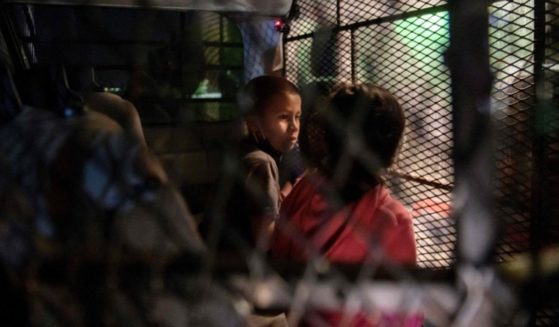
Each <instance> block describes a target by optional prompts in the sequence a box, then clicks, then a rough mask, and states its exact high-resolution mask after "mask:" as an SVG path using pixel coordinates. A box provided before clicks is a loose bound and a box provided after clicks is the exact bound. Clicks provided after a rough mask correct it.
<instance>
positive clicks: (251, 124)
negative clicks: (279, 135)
mask: <svg viewBox="0 0 559 327" xmlns="http://www.w3.org/2000/svg"><path fill="white" fill-rule="evenodd" d="M245 121H246V125H247V129H248V133H249V134H250V135H251V136H252V138H253V139H254V140H255V141H256V143H259V142H261V141H263V140H265V137H264V134H263V133H262V130H261V129H260V123H259V121H258V117H257V116H254V115H251V116H247V117H246V119H245Z"/></svg>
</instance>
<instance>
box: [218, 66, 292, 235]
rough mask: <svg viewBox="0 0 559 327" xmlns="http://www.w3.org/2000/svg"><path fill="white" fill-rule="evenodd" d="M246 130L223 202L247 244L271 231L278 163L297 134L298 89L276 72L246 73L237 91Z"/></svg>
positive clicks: (279, 198) (276, 200)
mask: <svg viewBox="0 0 559 327" xmlns="http://www.w3.org/2000/svg"><path fill="white" fill-rule="evenodd" d="M239 104H240V107H241V110H242V111H243V113H244V114H245V122H246V127H247V135H246V137H245V139H244V140H243V142H242V144H241V150H240V158H241V159H240V160H241V175H240V176H239V179H240V183H238V184H237V187H236V188H235V189H234V191H233V194H232V196H231V200H230V205H229V208H228V218H227V219H228V225H229V227H230V228H233V229H235V230H236V232H237V233H238V234H240V235H239V236H240V237H242V239H243V240H246V241H248V243H249V245H255V244H256V243H257V242H258V240H259V239H267V238H269V236H270V235H271V233H272V231H273V226H274V223H275V220H276V218H277V217H278V215H279V207H280V203H281V201H282V194H281V188H280V184H279V183H280V176H279V170H278V165H279V163H280V160H281V158H282V156H283V155H284V154H285V153H286V152H288V151H290V150H291V149H293V148H294V147H295V145H296V143H297V138H298V136H299V120H300V116H301V95H300V94H299V90H298V89H297V87H296V86H295V85H294V84H292V83H291V82H289V81H288V80H286V79H284V78H282V77H276V76H260V77H256V78H254V79H252V80H251V81H250V82H248V84H247V85H246V86H245V88H244V89H243V90H242V92H241V94H240V96H239Z"/></svg>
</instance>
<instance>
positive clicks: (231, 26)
mask: <svg viewBox="0 0 559 327" xmlns="http://www.w3.org/2000/svg"><path fill="white" fill-rule="evenodd" d="M139 3H140V2H139ZM141 3H144V4H146V5H149V3H150V2H149V1H146V2H141ZM83 4H87V1H85V2H83ZM148 7H149V6H148ZM14 8H15V9H14ZM14 8H12V9H14V10H13V11H12V13H16V14H15V16H16V18H17V20H18V21H20V22H24V23H21V24H22V26H23V28H22V29H21V31H20V35H19V37H20V38H21V40H22V42H23V44H24V47H23V50H22V51H25V53H26V54H27V56H28V60H30V62H31V64H48V63H49V61H51V60H54V59H56V60H58V59H59V60H60V61H64V60H70V61H71V62H70V63H72V64H76V65H87V66H96V67H97V75H96V76H97V81H99V82H101V83H105V82H107V83H108V82H110V81H111V79H115V78H116V79H118V80H122V81H124V80H126V81H133V82H136V81H138V82H139V83H140V84H141V85H140V86H141V87H145V88H148V87H149V88H152V91H153V92H155V93H156V94H157V97H154V98H149V99H147V101H146V99H139V100H137V101H138V102H135V103H137V104H138V109H139V111H140V114H141V115H142V119H143V121H144V123H145V127H146V130H145V132H146V137H147V138H148V139H151V140H154V142H153V143H150V144H149V145H150V146H152V147H154V148H157V149H156V150H157V151H158V152H157V155H159V157H160V159H162V161H163V163H164V165H165V166H166V168H167V172H168V173H169V175H170V179H171V180H172V181H177V183H182V185H177V186H179V187H181V191H182V193H183V195H184V196H185V198H186V200H187V202H189V205H190V209H191V211H192V212H193V213H194V215H195V217H196V219H197V221H203V220H204V219H212V221H213V222H214V223H215V224H214V225H212V226H210V231H209V235H210V237H209V248H210V253H209V255H210V256H211V258H210V262H212V267H219V266H220V264H223V263H220V262H217V260H220V259H224V258H221V257H219V255H218V253H217V242H218V239H219V237H220V235H222V233H224V232H225V230H224V229H223V222H224V221H225V220H226V219H227V217H226V216H225V210H224V209H223V208H225V207H226V203H227V201H228V200H229V198H230V197H231V192H232V184H233V183H234V181H236V180H239V179H242V173H241V171H240V166H241V165H240V163H239V161H238V158H237V157H236V156H235V154H234V152H233V151H232V149H231V146H232V143H234V142H235V141H237V140H236V139H235V136H234V135H236V133H237V132H238V128H239V126H238V125H237V123H236V122H235V121H234V120H235V119H237V118H239V116H240V113H239V111H238V110H237V109H236V108H235V107H234V104H233V103H234V101H235V99H234V95H235V92H236V91H237V89H238V88H239V87H240V85H241V84H242V83H243V82H245V81H246V80H247V79H249V78H251V77H254V76H256V75H259V74H261V73H263V69H262V67H261V65H253V64H251V63H254V62H258V61H260V60H265V59H263V56H264V55H265V54H266V53H267V52H269V51H270V50H271V49H272V47H273V45H274V44H276V41H277V40H278V38H279V35H278V34H277V33H275V31H274V30H273V29H270V28H269V27H270V25H271V24H273V23H272V22H271V21H270V20H268V19H267V18H266V19H265V18H258V19H255V20H249V19H246V17H245V18H242V16H240V18H239V17H236V16H235V15H231V14H226V15H217V14H213V13H203V14H200V15H199V16H190V15H188V14H184V13H183V14H180V13H175V12H172V11H164V12H161V11H160V12H157V14H154V15H151V14H148V12H147V11H146V12H136V13H135V14H131V15H130V16H126V17H127V18H126V19H128V20H129V21H127V22H126V23H128V25H130V30H120V29H115V26H114V25H111V24H106V20H105V19H102V18H101V17H102V16H103V15H104V12H103V10H101V9H99V8H97V9H95V10H94V11H92V12H93V13H94V14H92V15H85V14H84V13H80V12H79V10H78V11H76V12H75V13H74V14H76V15H77V16H75V17H74V16H72V15H73V14H71V15H69V17H72V19H69V20H68V25H64V24H62V25H61V26H63V27H64V26H66V27H67V29H68V31H70V30H71V27H72V25H71V24H73V23H71V21H74V20H80V21H82V23H83V24H82V27H84V28H85V32H84V33H85V34H79V33H78V34H76V35H72V33H70V34H69V35H67V36H57V35H48V36H47V37H46V39H41V37H42V36H41V33H42V32H43V30H42V29H44V28H46V26H48V24H49V22H48V21H41V20H40V19H39V18H40V17H39V18H37V17H38V16H37V17H35V16H34V15H35V11H34V10H35V9H34V7H33V6H25V5H17V6H14ZM538 8H539V9H538ZM148 9H149V8H148ZM542 9H543V10H542ZM39 10H40V11H42V12H43V14H44V15H43V16H42V18H44V17H47V16H48V17H50V19H51V20H56V19H58V18H56V17H57V16H56V15H57V10H59V8H57V7H56V6H53V7H48V8H46V7H41V8H40V9H39ZM65 10H69V11H67V13H68V12H70V13H71V12H72V10H73V9H68V8H66V9H65ZM448 11H449V5H448V4H447V1H444V0H419V1H411V0H410V1H389V0H379V1H371V0H324V1H321V0H297V1H295V3H294V7H293V15H292V16H291V18H292V20H291V21H290V22H289V24H290V32H289V34H287V35H284V36H283V37H284V44H283V49H282V50H283V56H284V58H283V59H284V67H283V69H284V73H285V77H286V78H287V79H289V80H290V81H292V82H294V83H296V84H297V85H298V86H299V87H300V88H301V91H302V92H303V95H311V96H312V100H309V99H308V98H307V99H304V101H305V103H304V110H305V112H304V113H303V114H304V117H305V120H304V122H305V125H304V126H302V133H301V137H300V143H301V147H302V148H303V150H304V152H305V153H306V154H307V155H308V156H309V157H308V158H307V159H308V162H314V163H318V162H320V161H321V158H322V156H324V144H323V143H322V141H323V135H322V134H321V131H320V129H318V128H317V125H316V120H315V119H316V116H315V115H316V112H315V110H316V109H317V107H320V106H321V105H322V104H323V102H322V101H323V99H324V96H325V95H326V94H327V92H328V90H329V89H330V88H331V87H332V86H334V85H335V84H338V83H341V82H369V83H374V84H378V85H380V86H383V87H385V88H386V89H388V90H389V91H390V92H391V93H393V94H394V95H395V96H396V97H397V98H398V99H399V102H400V103H401V105H402V107H403V109H404V112H405V115H406V119H407V123H406V124H407V125H406V129H405V132H404V135H405V136H404V142H403V144H402V147H401V149H400V151H399V154H398V157H397V160H396V162H395V164H394V166H393V167H392V168H391V169H390V170H389V171H388V174H387V176H386V183H387V185H388V186H389V187H390V189H391V191H392V193H393V194H394V196H395V197H397V198H398V199H399V200H400V201H401V202H403V203H404V204H405V206H406V207H407V208H408V209H409V210H410V211H411V213H412V216H413V224H414V228H415V237H416V244H417V251H418V266H419V267H420V268H425V269H429V270H430V271H434V272H449V271H450V272H455V271H456V275H455V276H453V277H455V278H447V280H442V279H441V280H435V281H430V282H427V283H426V282H422V281H420V280H419V279H418V278H417V276H416V275H414V274H413V273H410V272H409V271H407V270H404V269H401V268H400V267H389V268H388V270H387V271H384V270H383V269H385V267H381V266H380V264H379V262H378V261H374V260H371V262H367V263H365V264H363V265H362V266H359V267H357V272H356V276H357V277H356V278H350V277H348V274H347V272H346V271H344V270H343V269H339V268H338V267H335V266H331V265H330V264H329V263H328V262H326V261H325V260H324V259H323V258H321V257H320V255H319V254H316V255H315V256H313V260H311V261H310V262H309V263H308V264H307V265H305V266H302V267H290V268H298V269H299V270H300V271H299V272H300V274H299V275H297V277H296V278H294V277H293V276H286V275H282V274H281V273H282V272H283V271H282V270H281V269H280V268H278V267H276V266H274V263H272V262H270V261H269V260H268V259H267V258H266V256H265V254H264V253H263V252H262V251H261V250H260V249H254V248H251V247H250V246H249V245H248V244H246V242H243V241H242V240H241V239H240V237H239V238H238V239H239V243H238V246H239V248H241V252H242V253H243V256H242V257H239V258H228V259H231V260H233V261H234V260H237V261H242V262H243V264H244V265H246V266H247V267H248V271H246V272H243V273H241V274H237V271H235V272H234V273H231V275H228V276H227V283H228V284H230V285H232V286H233V289H235V292H239V293H240V294H242V295H243V296H244V298H242V299H241V298H237V297H235V299H236V301H237V303H236V307H237V309H238V310H239V311H241V312H243V313H247V312H250V311H251V310H252V309H254V307H257V308H259V309H269V308H272V309H276V308H280V309H282V310H285V309H289V310H290V312H291V314H290V316H289V320H290V323H291V324H292V325H296V324H297V323H298V322H299V321H300V319H301V317H302V316H304V315H305V313H306V310H307V309H310V308H313V307H321V308H344V309H346V311H348V312H355V311H357V310H363V311H365V312H367V313H368V314H370V315H371V316H377V315H379V314H380V313H381V312H383V311H384V310H389V311H390V310H393V311H402V312H417V311H419V312H422V313H423V314H424V316H425V322H426V325H428V326H500V325H508V326H524V325H527V324H528V325H530V326H556V325H558V324H559V305H558V303H557V301H556V298H557V297H555V298H554V299H555V300H554V301H547V298H545V299H536V298H535V297H536V296H535V295H534V293H528V296H527V299H522V298H520V296H519V295H518V294H517V293H515V291H517V290H514V289H511V288H510V287H509V286H510V285H508V284H505V283H503V282H502V280H501V279H500V276H498V275H496V274H495V271H494V270H491V269H488V270H475V269H472V267H462V266H460V265H458V262H457V261H456V255H455V253H456V251H457V249H456V246H457V245H456V241H457V228H456V226H455V223H456V222H455V221H454V217H453V215H452V211H453V209H454V208H453V206H454V204H453V198H452V197H453V194H452V192H453V191H454V187H455V180H454V176H455V175H454V174H455V172H454V168H453V165H452V160H451V155H452V153H451V152H452V150H453V147H454V144H453V139H452V133H453V130H452V124H453V121H452V110H453V108H452V103H451V102H452V99H451V76H450V72H449V69H448V67H447V64H448V63H447V62H445V59H446V58H445V52H446V51H447V48H448V47H449V42H450V37H449V19H450V18H449V16H450V15H449V12H448ZM47 12H48V13H47ZM488 14H489V63H490V66H491V70H492V73H493V74H494V78H495V82H494V85H493V89H492V94H491V99H492V103H491V111H492V116H493V118H494V126H495V136H496V140H495V141H496V144H495V153H494V160H495V165H496V176H495V188H494V190H493V191H494V197H495V200H496V201H495V202H496V206H495V212H494V215H495V217H496V218H497V220H498V221H499V224H500V225H499V227H500V228H501V230H500V231H501V234H500V237H499V239H498V241H497V245H496V256H495V261H496V262H497V263H503V264H506V263H510V262H515V261H516V260H517V258H518V256H519V255H521V254H524V255H527V256H528V257H530V260H533V261H536V260H538V253H539V252H538V251H539V250H540V249H541V248H543V247H544V246H552V245H557V242H558V241H557V240H559V206H558V205H557V204H556V203H555V202H556V199H559V171H558V169H557V167H559V132H558V130H559V113H558V108H559V107H558V106H557V94H559V86H558V85H559V75H558V71H559V37H558V36H557V31H558V29H559V2H558V1H557V0H545V1H541V2H539V1H538V0H507V1H488ZM134 15H137V16H134ZM538 15H539V16H538ZM189 19H192V20H199V23H200V24H199V25H197V27H200V26H203V27H204V28H203V30H202V31H201V39H200V40H194V39H189V37H191V36H189V35H188V34H180V31H183V32H184V31H185V29H184V26H185V25H184V24H188V23H189ZM140 21H141V22H140ZM234 21H237V22H238V26H236V24H235V23H233V22H234ZM181 24H183V25H181ZM123 25H125V24H123ZM128 25H127V26H128ZM255 26H260V27H261V28H257V29H258V30H257V32H254V30H255ZM237 27H239V28H238V29H237ZM251 30H252V34H250V33H251V32H250V31H251ZM538 31H543V32H544V33H543V34H542V35H543V36H542V35H538ZM181 40H182V41H184V40H187V41H188V42H190V43H189V44H188V45H192V44H195V45H196V46H200V47H202V48H203V49H202V51H198V50H200V49H197V50H194V49H190V48H188V47H185V45H184V44H180V42H181ZM197 42H199V43H197ZM260 42H262V44H260ZM54 45H58V46H54ZM84 46H85V48H86V49H87V48H88V47H89V48H88V49H94V48H95V47H102V48H103V50H102V51H99V57H97V58H93V57H92V55H91V53H93V51H92V52H91V53H90V52H87V54H86V55H85V56H84V57H81V56H80V49H82V50H83V47H84ZM243 46H244V49H242V47H243ZM61 48H64V49H65V53H66V54H65V55H60V57H58V56H57V51H58V50H60V49H61ZM192 48H194V47H192ZM57 49H58V50H57ZM273 50H274V51H276V50H278V51H279V49H273ZM175 51H176V52H177V53H180V54H181V55H182V56H183V57H181V56H175V55H176V53H175ZM538 51H539V52H538ZM150 54H155V55H162V56H164V58H162V60H160V61H158V60H157V58H155V57H153V56H150ZM45 58H47V59H45ZM259 64H260V62H259ZM150 65H151V66H152V67H150ZM201 67H202V68H203V69H206V70H207V71H205V72H201V71H200V69H201ZM178 76H180V78H179V79H178V80H177V79H176V78H177V77H178ZM185 76H186V77H185ZM199 77H200V79H201V80H198V78H199ZM174 78H175V80H174ZM190 78H192V80H191V79H190ZM123 83H124V82H123ZM130 83H131V84H132V82H130ZM187 84H188V85H187ZM107 86H109V87H113V88H114V90H120V91H123V90H124V88H126V87H129V86H130V85H124V84H115V85H107ZM120 91H118V92H120ZM220 92H221V96H222V99H221V100H215V101H214V102H212V101H211V100H207V99H208V98H205V99H204V98H203V97H204V96H206V97H211V96H215V94H217V93H220ZM186 93H188V94H187V95H186V96H185V94H186ZM194 94H195V95H196V96H194V97H191V95H194ZM121 95H122V96H124V97H127V96H130V95H129V94H125V93H124V92H121ZM197 96H198V98H196V97H197ZM200 97H202V98H200ZM154 99H155V100H154ZM130 100H132V99H130ZM159 100H161V101H160V102H157V101H159ZM146 104H147V105H146ZM177 122H178V123H177ZM197 123H200V124H199V125H196V124H197ZM162 131H165V132H164V134H166V135H165V136H164V137H161V136H160V135H161V134H163V133H162ZM224 139H226V140H227V142H224V141H223V140H224ZM223 144H225V145H223ZM352 144H354V145H355V146H356V148H355V149H352V151H348V160H349V161H351V160H363V161H367V160H369V159H370V158H366V157H367V156H366V155H367V154H368V151H367V149H364V148H361V147H362V144H361V143H360V142H357V141H356V142H352ZM355 154H362V156H361V157H359V156H355ZM364 158H365V159H364ZM177 163H178V164H177ZM192 163H196V164H192ZM189 165H190V166H189ZM187 166H189V170H187V169H184V168H185V167H187ZM220 176H221V177H223V176H225V177H226V178H222V179H219V178H218V177H220ZM340 176H343V174H340ZM218 180H219V181H220V183H219V184H218V185H215V182H216V181H218ZM469 191H470V192H476V190H469ZM337 200H339V198H337V197H336V196H334V197H333V200H332V201H337ZM142 209H147V208H143V207H142ZM152 214H153V215H154V216H159V215H161V211H160V210H157V209H155V210H154V211H153V212H152ZM356 228H359V226H356ZM361 232H363V233H365V232H366V230H365V229H363V230H362V231H361ZM482 232H483V231H480V233H482ZM232 237H233V238H235V236H234V235H233V236H232ZM293 237H294V238H297V237H299V239H300V238H301V237H300V235H294V236H293ZM300 242H301V243H307V244H310V242H309V240H305V239H300ZM370 243H371V244H369V246H370V248H371V252H372V253H373V252H374V251H375V250H376V249H377V248H378V247H376V246H375V244H374V242H373V241H371V242H370ZM374 254H375V255H378V256H382V255H383V253H382V252H379V253H376V252H375V253H374ZM530 260H527V262H528V263H526V265H525V266H523V267H522V270H523V271H531V269H532V268H530V264H529V263H530ZM225 266H226V265H225ZM381 268H383V269H382V271H381ZM534 270H536V271H537V270H538V269H534ZM540 273H541V272H540ZM385 275H388V278H387V279H388V281H382V282H378V283H377V282H371V280H372V279H375V278H378V277H382V278H384V277H386V276H385ZM445 276H446V275H445ZM452 282H455V283H456V284H452ZM544 285H545V284H544ZM538 286H539V287H542V286H541V285H539V284H538ZM523 291H524V290H520V291H518V292H519V293H520V294H523V295H524V293H522V292H523ZM549 297H550V298H552V297H551V296H549ZM523 301H524V302H523ZM526 301H528V303H526ZM521 304H524V307H522V308H523V309H525V310H519V311H518V312H515V311H513V310H514V309H516V308H517V307H518V306H520V305H521ZM210 309H211V308H210ZM210 309H208V310H210ZM320 319H321V318H320V317H316V320H314V322H315V323H316V325H317V326H321V325H324V324H325V322H324V321H321V320H320Z"/></svg>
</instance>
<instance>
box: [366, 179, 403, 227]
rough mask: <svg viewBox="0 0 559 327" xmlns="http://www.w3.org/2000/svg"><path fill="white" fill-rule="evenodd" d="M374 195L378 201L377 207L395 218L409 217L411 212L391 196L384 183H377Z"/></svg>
mask: <svg viewBox="0 0 559 327" xmlns="http://www.w3.org/2000/svg"><path fill="white" fill-rule="evenodd" d="M373 191H374V196H375V197H376V200H377V201H378V203H379V207H380V208H381V210H382V211H383V212H385V213H390V214H391V215H392V216H394V218H396V219H397V220H401V219H405V220H407V219H411V214H410V212H409V210H408V209H407V208H406V207H405V206H404V204H403V203H402V202H400V200H398V199H397V198H395V197H393V195H392V194H391V192H390V189H389V188H388V187H386V186H384V185H378V186H376V187H375V189H374V190H373Z"/></svg>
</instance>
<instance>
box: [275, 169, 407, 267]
mask: <svg viewBox="0 0 559 327" xmlns="http://www.w3.org/2000/svg"><path fill="white" fill-rule="evenodd" d="M325 185H326V181H325V180H324V179H323V178H322V177H320V176H318V175H317V174H310V175H308V176H306V177H304V178H303V179H302V180H301V181H300V182H299V183H297V185H296V186H295V188H294V189H293V190H292V192H291V193H290V194H289V196H288V197H287V198H286V199H285V200H284V202H283V203H282V206H281V211H280V217H281V218H280V221H279V222H278V226H277V231H276V235H275V239H274V243H273V245H272V255H273V257H276V258H281V259H285V260H290V261H307V260H308V258H309V257H310V256H311V255H312V253H311V251H316V253H317V254H323V255H324V256H325V257H326V258H327V259H328V260H329V261H330V262H334V263H360V262H363V261H365V259H366V258H367V256H368V255H372V256H376V257H373V259H378V260H381V261H384V260H386V261H388V262H392V263H399V264H411V265H413V264H415V263H416V260H417V255H416V246H415V236H414V232H413V225H412V219H411V216H410V213H409V212H408V210H407V209H406V208H405V207H404V206H403V205H402V204H401V203H400V202H398V201H397V200H395V199H394V198H392V197H391V196H390V194H389V191H388V189H387V188H386V187H384V186H382V185H378V186H376V187H374V188H372V189H370V190H369V191H368V192H366V193H365V194H363V195H362V196H361V197H360V198H359V199H357V200H356V201H354V202H352V203H349V204H346V205H345V206H343V207H341V208H335V207H334V206H332V205H330V204H329V201H327V200H326V198H325V196H324V186H325Z"/></svg>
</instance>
